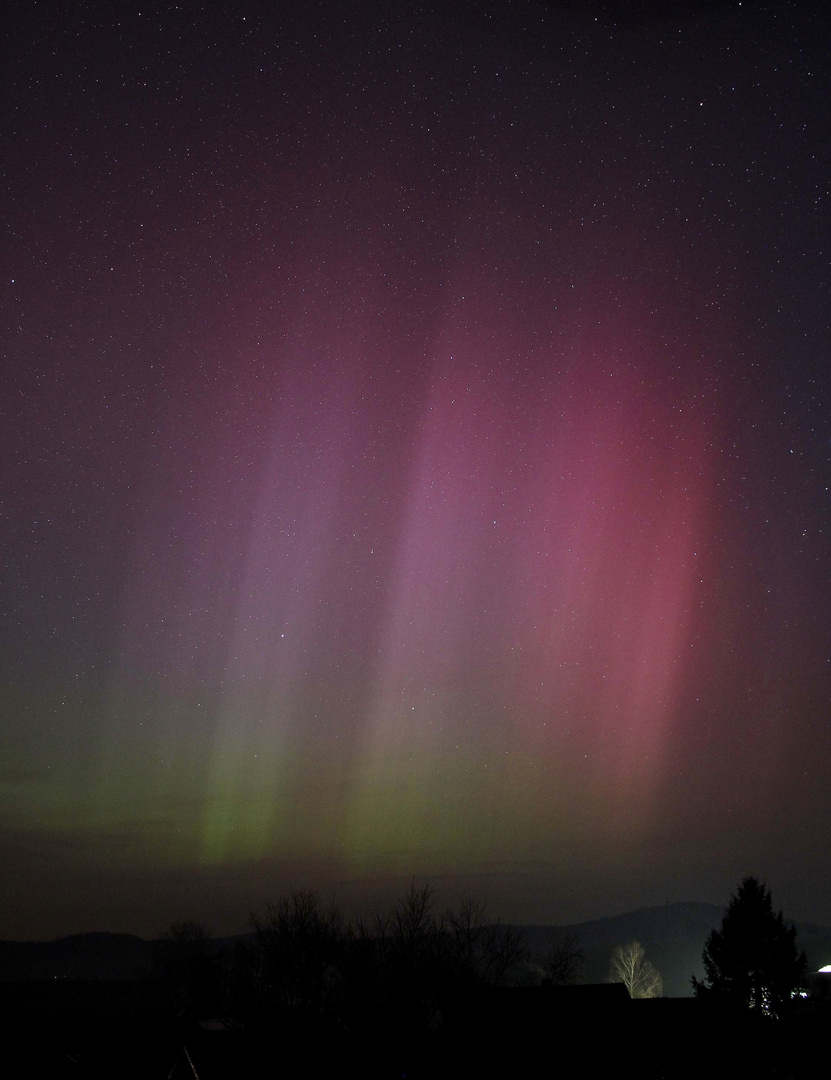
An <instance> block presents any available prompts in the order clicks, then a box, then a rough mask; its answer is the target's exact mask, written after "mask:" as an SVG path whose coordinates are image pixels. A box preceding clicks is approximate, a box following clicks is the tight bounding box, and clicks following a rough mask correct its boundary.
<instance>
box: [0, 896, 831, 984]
mask: <svg viewBox="0 0 831 1080" xmlns="http://www.w3.org/2000/svg"><path fill="white" fill-rule="evenodd" d="M723 914H724V908H722V907H719V906H717V905H715V904H703V903H696V902H686V903H685V902H681V903H673V904H664V905H662V906H661V907H653V908H639V909H637V910H636V911H630V912H626V913H624V914H622V915H613V916H610V917H608V918H604V919H593V920H591V921H589V922H584V923H576V924H572V925H568V926H542V925H531V926H518V927H517V929H521V930H523V931H524V933H525V936H526V941H527V943H528V947H529V949H530V951H531V953H532V955H534V956H536V957H539V958H541V957H542V956H543V955H544V954H545V951H546V948H547V947H548V941H549V938H550V937H551V935H552V933H553V934H572V935H573V936H574V937H575V938H576V939H577V941H578V942H579V944H580V946H581V948H582V949H583V951H584V953H585V963H584V967H583V972H582V978H581V980H580V981H581V982H588V983H598V982H605V980H606V979H607V977H608V974H609V963H610V960H611V955H612V951H613V949H614V948H615V946H616V945H622V944H625V943H626V942H628V941H633V940H637V941H640V942H641V944H642V945H643V947H644V949H645V952H646V958H647V959H648V960H649V961H650V962H651V963H652V964H653V965H654V966H655V967H656V968H657V969H658V971H660V973H661V975H662V976H663V980H664V994H665V995H666V996H668V997H687V996H689V995H690V994H691V992H692V990H691V985H690V978H691V976H692V975H693V974H695V975H698V976H699V977H700V976H702V975H703V968H702V963H701V953H702V950H703V948H704V943H705V941H706V939H707V935H708V934H709V933H710V931H711V930H712V929H714V928H716V927H718V926H719V925H720V923H721V918H722V915H723ZM251 936H252V935H250V934H240V935H236V936H233V937H228V938H215V939H214V940H213V944H214V947H215V948H216V949H221V948H222V947H223V946H225V945H232V944H233V943H235V942H237V941H240V940H244V939H246V938H250V937H251ZM797 940H798V944H799V946H800V948H803V949H805V951H806V953H807V954H808V961H809V968H810V969H812V970H817V968H819V967H821V966H822V965H823V964H828V963H831V927H822V926H818V925H816V924H813V923H803V924H797ZM157 949H158V942H157V941H152V940H151V941H148V940H146V939H145V938H140V937H137V936H136V935H134V934H112V933H105V932H100V931H99V932H95V933H88V934H73V935H71V936H69V937H65V938H59V939H57V940H55V941H0V982H19V981H33V980H44V979H75V980H122V979H136V978H141V977H142V976H144V975H146V974H148V973H149V972H150V971H151V970H152V966H153V962H154V957H155V955H156V952H157Z"/></svg>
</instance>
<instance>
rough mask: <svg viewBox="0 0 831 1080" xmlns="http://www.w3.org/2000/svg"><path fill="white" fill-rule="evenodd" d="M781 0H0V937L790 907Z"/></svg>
mask: <svg viewBox="0 0 831 1080" xmlns="http://www.w3.org/2000/svg"><path fill="white" fill-rule="evenodd" d="M824 6H825V5H824V4H823V3H820V2H819V0H817V2H816V3H814V2H808V3H785V2H772V3H767V4H765V3H749V2H747V0H745V2H744V3H739V2H738V0H735V2H729V0H725V2H718V0H709V2H706V0H660V2H655V3H649V2H647V0H628V2H627V0H620V2H617V3H607V2H604V0H575V2H572V3H565V2H564V3H545V2H543V0H525V2H521V0H516V2H502V3H497V2H484V0H483V2H473V0H454V2H450V0H432V2H430V0H427V2H424V3H396V2H385V3H382V2H380V0H377V2H374V3H373V2H367V0H358V2H355V3H346V4H344V3H329V2H324V3H311V2H297V3H257V2H252V3H250V4H246V3H232V4H225V5H223V4H207V5H206V4H180V5H178V6H176V5H173V4H170V5H168V4H154V3H148V4H128V3H125V4H119V5H112V4H109V3H108V4H104V3H77V4H76V3H57V2H56V3H36V2H35V0H26V2H20V3H13V4H12V7H11V16H9V15H8V13H7V15H6V27H5V43H4V49H3V55H2V76H0V78H2V94H3V113H2V123H3V130H2V136H3V141H2V154H1V155H0V167H2V172H3V182H2V209H3V243H2V255H0V259H1V260H2V266H0V271H1V273H0V292H1V293H2V339H0V356H1V357H2V361H1V362H2V382H0V424H1V425H2V426H1V427H0V440H1V442H0V448H1V449H2V453H1V454H0V528H2V559H0V851H2V867H3V869H2V874H0V937H3V938H15V937H18V938H25V937H51V936H55V935H58V934H64V933H71V932H79V931H85V930H92V929H98V930H126V931H132V932H137V933H142V934H146V935H152V934H155V933H158V932H160V931H161V930H163V929H164V928H165V927H166V926H167V925H168V924H169V923H170V921H171V920H173V919H184V918H195V919H201V920H203V921H204V922H206V923H207V924H208V925H210V926H212V927H213V928H214V929H215V930H217V931H219V932H229V931H233V930H241V929H244V928H245V925H246V919H247V916H248V912H249V911H250V910H251V909H252V908H257V907H262V906H263V905H264V904H265V902H266V901H267V900H268V899H271V898H274V897H275V896H276V895H278V894H279V893H280V892H281V891H283V890H285V889H286V888H287V887H288V886H289V885H292V884H293V885H296V886H312V887H316V888H318V889H321V890H323V892H324V893H325V894H326V895H329V893H331V892H333V891H334V893H335V895H336V896H338V897H340V898H341V899H342V900H343V902H344V904H345V905H346V906H347V907H349V908H350V910H352V909H356V910H357V909H360V908H361V905H364V906H366V905H372V904H375V903H384V902H386V900H387V899H388V898H389V897H391V896H394V895H395V894H396V893H398V892H400V891H401V888H402V886H403V885H404V884H406V882H407V881H408V880H409V879H410V878H411V877H412V876H413V875H416V876H419V877H421V876H429V878H430V879H431V880H432V881H433V882H434V883H435V885H436V886H437V889H438V891H439V896H440V899H441V900H442V901H444V900H447V901H448V902H449V901H451V900H453V899H454V898H457V897H459V896H460V895H461V894H462V893H465V892H467V893H470V894H472V895H474V896H475V897H476V898H478V899H481V900H484V901H486V902H487V903H488V906H489V910H490V911H491V912H492V914H493V915H494V916H496V915H501V916H502V918H503V919H507V920H513V921H522V922H551V923H557V922H560V923H562V922H568V921H579V920H582V919H589V918H594V917H598V916H602V915H611V914H615V913H617V912H620V911H625V910H627V909H630V908H633V907H636V906H640V905H647V904H661V903H663V902H665V901H667V900H670V901H672V900H705V901H709V902H713V903H726V902H727V900H728V898H729V895H730V892H731V891H732V890H734V889H735V887H736V886H737V884H738V882H739V880H740V879H741V877H743V876H744V875H745V874H747V873H755V874H758V875H760V876H761V877H763V878H766V879H767V882H768V884H769V886H770V887H771V889H772V891H773V897H774V902H775V903H776V904H777V906H779V905H781V906H783V907H784V909H785V914H786V916H789V917H791V918H799V919H813V920H816V921H819V922H823V921H824V922H826V923H831V864H829V850H831V784H829V777H831V604H830V603H829V601H831V493H830V492H829V488H830V487H831V348H830V347H829V346H831V320H830V318H829V312H831V275H830V274H829V245H830V244H831V212H829V211H830V210H831V198H830V196H829V175H830V174H831V161H829V157H831V155H829V146H831V119H829V118H830V117H831V108H829V97H830V96H831V84H830V83H829V75H831V62H829V55H831V54H829V41H831V30H830V29H829V28H830V26H831V20H829V17H828V15H826V14H824Z"/></svg>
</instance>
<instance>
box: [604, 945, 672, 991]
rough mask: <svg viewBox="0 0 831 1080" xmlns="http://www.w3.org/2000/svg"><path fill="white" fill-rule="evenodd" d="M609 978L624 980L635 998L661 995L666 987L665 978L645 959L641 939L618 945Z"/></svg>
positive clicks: (613, 956) (612, 980) (615, 980)
mask: <svg viewBox="0 0 831 1080" xmlns="http://www.w3.org/2000/svg"><path fill="white" fill-rule="evenodd" d="M609 980H610V982H622V983H623V985H624V986H625V987H626V989H627V990H628V991H629V996H630V997H633V998H654V997H660V996H661V993H662V991H663V989H664V981H663V979H662V978H661V976H660V974H659V973H658V972H657V971H656V970H655V968H654V967H653V966H652V965H651V964H650V963H649V961H648V960H647V959H645V957H644V951H643V945H641V943H640V942H639V941H630V942H629V943H628V945H618V946H617V948H616V949H615V951H614V952H613V953H612V970H611V973H610V975H609Z"/></svg>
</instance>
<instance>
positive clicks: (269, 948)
mask: <svg viewBox="0 0 831 1080" xmlns="http://www.w3.org/2000/svg"><path fill="white" fill-rule="evenodd" d="M251 922H252V925H253V927H254V932H255V935H256V937H255V941H256V953H257V959H258V968H259V981H260V988H261V996H262V998H263V1001H264V1002H268V1003H269V1005H270V1006H271V1007H277V1008H283V1009H294V1010H302V1011H303V1012H305V1013H307V1014H309V1015H316V1016H325V1015H329V1014H330V1013H332V1012H333V1011H334V1009H335V1008H336V1004H337V1002H338V1000H339V998H340V996H341V991H342V987H341V966H342V963H343V954H344V950H345V948H346V945H347V942H348V941H349V938H350V930H349V928H348V927H347V926H346V924H345V923H344V920H343V917H342V916H341V913H340V911H339V910H338V908H337V907H335V906H334V904H332V905H331V906H330V907H328V908H327V907H324V906H323V904H322V903H321V901H320V898H319V896H318V895H317V893H315V892H312V891H310V890H307V889H294V890H292V891H291V892H290V893H289V895H288V896H284V897H281V898H280V899H279V900H278V901H277V902H276V903H272V904H269V905H268V907H267V908H266V912H265V915H264V916H259V915H256V914H254V915H252V916H251Z"/></svg>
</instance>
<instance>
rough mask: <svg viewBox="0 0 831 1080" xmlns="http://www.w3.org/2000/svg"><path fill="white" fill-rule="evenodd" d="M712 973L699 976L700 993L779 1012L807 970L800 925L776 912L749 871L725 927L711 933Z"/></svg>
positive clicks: (708, 962)
mask: <svg viewBox="0 0 831 1080" xmlns="http://www.w3.org/2000/svg"><path fill="white" fill-rule="evenodd" d="M702 958H703V961H704V971H705V972H706V976H707V977H706V979H705V980H704V981H703V982H701V981H699V980H698V979H696V978H695V976H693V980H692V981H693V987H694V989H695V993H696V995H697V996H699V997H701V996H704V995H707V994H712V995H714V996H718V997H720V998H722V999H724V1000H727V1001H731V1002H734V1003H736V1004H737V1005H741V1006H744V1007H749V1008H751V1009H760V1010H761V1011H762V1012H763V1013H764V1014H765V1015H767V1016H778V1015H780V1013H781V1012H782V1009H783V1008H784V1007H785V1006H786V1004H787V1002H789V1001H790V998H791V992H792V991H793V990H795V989H796V988H797V987H798V986H799V984H800V982H801V981H802V979H803V977H804V974H805V967H806V963H807V961H806V957H805V953H804V952H801V953H798V952H797V949H796V929H795V927H793V926H786V925H785V922H784V919H783V917H782V912H781V911H779V912H774V910H773V904H772V902H771V895H770V891H769V890H768V889H767V887H766V886H765V883H764V882H762V881H759V879H758V878H755V877H746V878H745V879H744V881H742V883H741V885H739V888H738V891H737V892H736V894H735V896H733V897H732V898H731V900H730V904H729V906H728V908H727V911H726V912H725V914H724V918H723V919H722V921H721V929H720V930H713V931H712V932H711V933H710V935H709V937H708V938H707V944H706V945H705V946H704V953H703V956H702Z"/></svg>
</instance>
